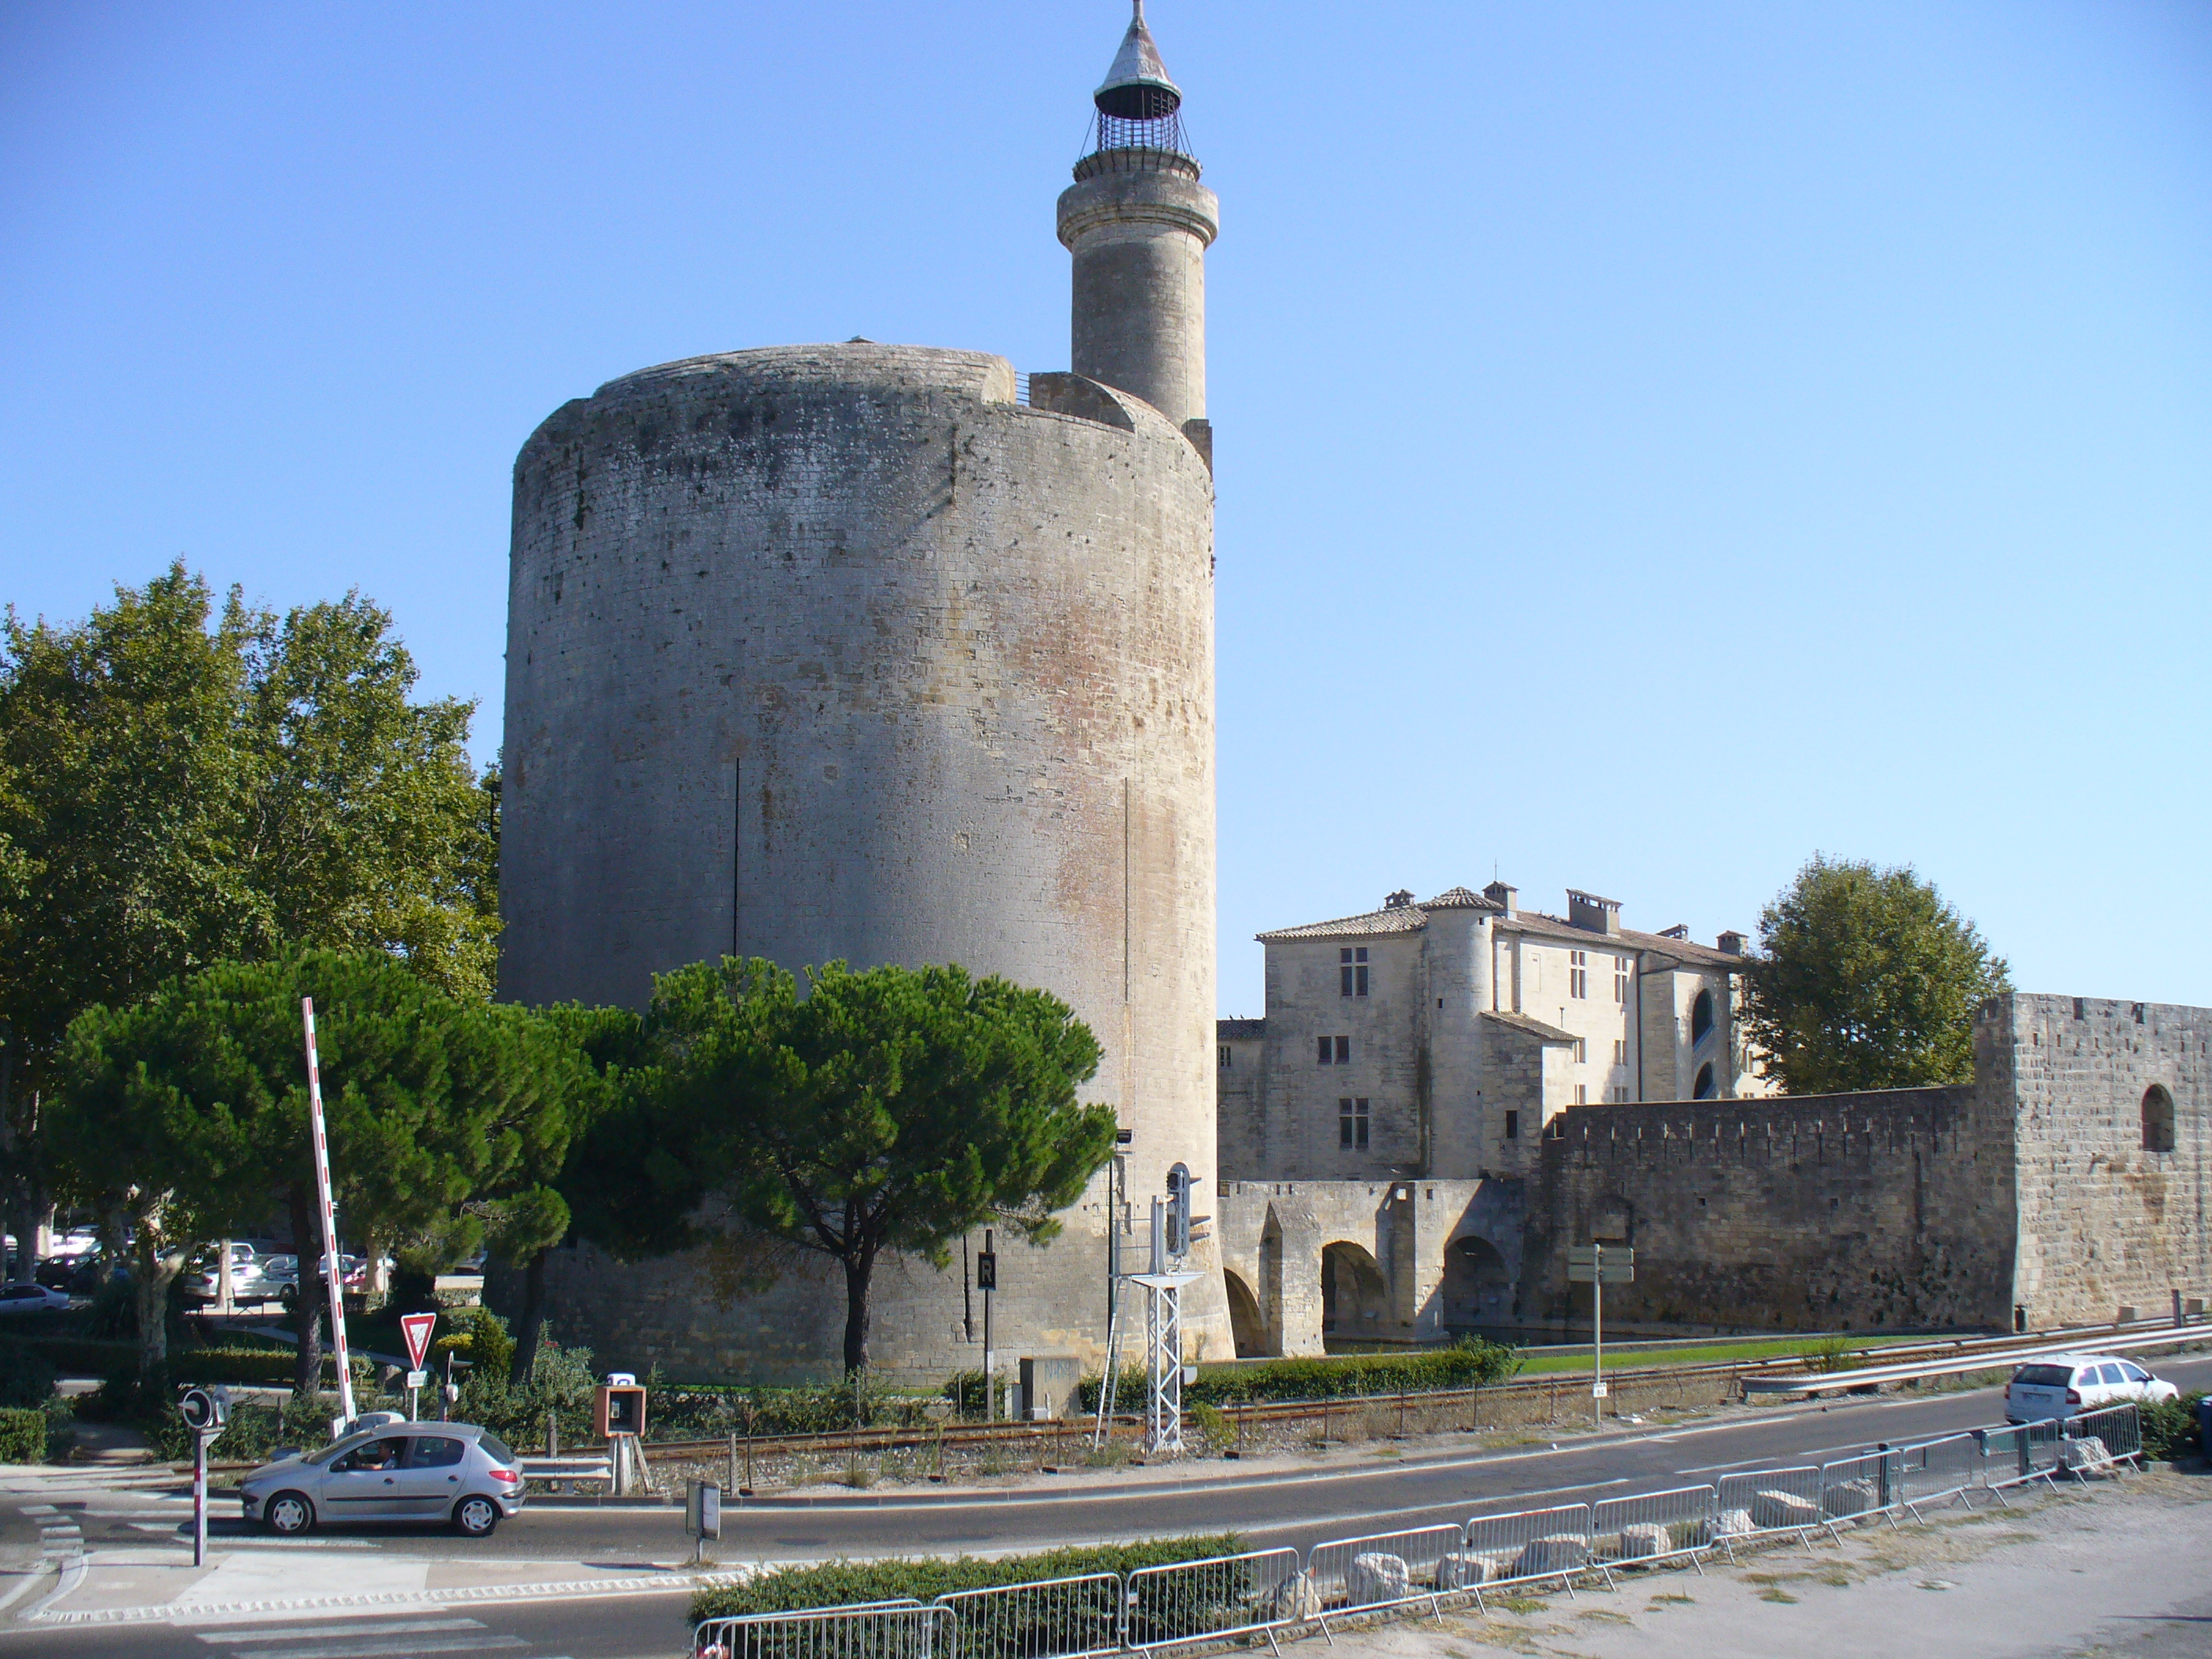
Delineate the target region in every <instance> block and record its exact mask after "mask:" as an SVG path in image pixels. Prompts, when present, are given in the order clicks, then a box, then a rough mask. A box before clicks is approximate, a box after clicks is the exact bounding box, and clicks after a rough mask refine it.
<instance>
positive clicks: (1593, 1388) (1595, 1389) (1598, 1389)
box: [1590, 1383, 1611, 1400]
mask: <svg viewBox="0 0 2212 1659" xmlns="http://www.w3.org/2000/svg"><path fill="white" fill-rule="evenodd" d="M1610 1391H1611V1390H1610V1387H1609V1385H1608V1384H1607V1383H1591V1384H1590V1398H1591V1399H1593V1400H1602V1399H1604V1398H1605V1397H1606V1395H1607V1394H1608V1393H1609V1392H1610Z"/></svg>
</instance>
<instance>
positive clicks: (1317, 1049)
mask: <svg viewBox="0 0 2212 1659" xmlns="http://www.w3.org/2000/svg"><path fill="white" fill-rule="evenodd" d="M1314 1064H1315V1065H1316V1066H1349V1065H1351V1064H1352V1039H1351V1038H1350V1037H1348V1036H1325V1037H1316V1038H1315V1039H1314Z"/></svg>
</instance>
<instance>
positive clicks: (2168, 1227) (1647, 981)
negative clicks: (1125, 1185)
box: [1214, 883, 2212, 1354]
mask: <svg viewBox="0 0 2212 1659" xmlns="http://www.w3.org/2000/svg"><path fill="white" fill-rule="evenodd" d="M1260 938H1261V942H1262V943H1263V944H1264V945H1266V947H1267V1014H1266V1017H1265V1018H1261V1019H1235V1020H1224V1021H1221V1022H1219V1024H1218V1027H1217V1030H1216V1042H1215V1050H1214V1054H1215V1080H1216V1085H1217V1087H1216V1102H1217V1106H1216V1126H1217V1128H1216V1133H1217V1134H1218V1139H1219V1157H1218V1164H1219V1170H1220V1183H1219V1187H1218V1199H1217V1202H1216V1210H1217V1213H1218V1234H1219V1240H1220V1250H1221V1260H1222V1263H1223V1267H1224V1274H1225V1293H1226V1297H1227V1301H1228V1304H1229V1310H1230V1316H1231V1325H1232V1328H1233V1332H1234V1338H1235V1341H1236V1345H1237V1351H1238V1352H1240V1353H1246V1354H1258V1353H1285V1354H1296V1353H1315V1352H1321V1351H1322V1348H1323V1346H1324V1345H1327V1344H1335V1345H1338V1346H1341V1345H1343V1344H1346V1343H1373V1342H1393V1341H1396V1342H1420V1341H1434V1340H1439V1339H1441V1338H1443V1337H1447V1336H1449V1335H1451V1334H1455V1333H1460V1332H1480V1333H1484V1334H1491V1335H1498V1336H1507V1337H1511V1338H1516V1339H1527V1338H1529V1337H1534V1336H1543V1335H1547V1334H1548V1335H1549V1336H1551V1337H1553V1339H1554V1340H1556V1339H1557V1338H1558V1337H1559V1336H1561V1335H1563V1334H1570V1333H1576V1332H1586V1330H1587V1328H1588V1320H1589V1291H1588V1289H1587V1287H1577V1286H1575V1285H1570V1284H1569V1283H1568V1282H1567V1281H1566V1279H1565V1246H1567V1245H1568V1244H1570V1243H1580V1242H1584V1241H1587V1240H1590V1239H1594V1238H1595V1239H1604V1240H1607V1241H1609V1242H1612V1243H1620V1244H1626V1245H1628V1246H1631V1247H1632V1248H1633V1249H1635V1250H1636V1252H1637V1278H1636V1281H1635V1283H1634V1284H1633V1285H1626V1286H1621V1287H1618V1288H1617V1289H1616V1290H1615V1291H1612V1292H1609V1293H1608V1295H1607V1303H1606V1322H1607V1328H1608V1329H1620V1331H1622V1332H1623V1334H1628V1333H1631V1332H1635V1331H1638V1330H1641V1331H1644V1332H1648V1333H1652V1334H1658V1333H1663V1332H1673V1331H1681V1330H1711V1329H1716V1328H1719V1329H1737V1330H1759V1329H1769V1330H1772V1329H1784V1330H1790V1329H1795V1330H1804V1329H1826V1330H1838V1329H1840V1330H1869V1329H1900V1328H1902V1329H1924V1328H1958V1327H1982V1328H2006V1327H2010V1328H2019V1329H2022V1330H2028V1329H2042V1328H2051V1327H2055V1326H2059V1325H2066V1324H2079V1323H2085V1322H2100V1321H2106V1320H2111V1319H2112V1318H2115V1317H2117V1316H2127V1315H2128V1314H2129V1313H2130V1310H2133V1311H2134V1312H2137V1313H2142V1314H2144V1315H2146V1316H2158V1315H2162V1314H2168V1313H2171V1312H2180V1313H2183V1314H2187V1313H2188V1312H2189V1311H2190V1310H2191V1309H2192V1308H2193V1309H2196V1310H2200V1311H2201V1310H2202V1307H2203V1302H2204V1300H2205V1299H2206V1297H2207V1294H2208V1290H2212V1234H2209V1233H2208V1231H2207V1225H2206V1221H2205V1216H2206V1205H2207V1200H2208V1199H2212V1187H2208V1181H2212V1161H2208V1153H2212V1131H2209V1130H2208V1121H2207V1120H2208V1113H2207V1109H2206V1103H2207V1089H2208V1085H2212V1011H2207V1010H2204V1009H2198V1008H2183V1007H2172V1006H2161V1005H2158V1004H2151V1003H2141V1002H2134V1003H2129V1002H2110V1001H2101V1000H2096V999H2093V998H2085V997H2051V996H2029V995H2027V994H2019V993H2008V994H2005V995H2003V996H2001V997H1996V998H1993V999H1991V1000H1990V1001H1989V1002H1988V1003H1986V1004H1984V1006H1983V1007H1982V1008H1981V1010H1980V1011H1979V1012H1978V1015H1977V1017H1976V1022H1975V1030H1974V1047H1975V1070H1976V1078H1975V1081H1973V1082H1972V1083H1970V1084H1961V1085H1950V1086H1946V1087H1940V1088H1923V1089H1893V1090H1885V1091H1870V1092H1864V1093H1858V1094H1848V1095H1825V1096H1810V1097H1782V1096H1776V1095H1773V1094H1772V1093H1771V1091H1770V1089H1769V1087H1768V1085H1766V1083H1765V1079H1763V1078H1762V1077H1760V1076H1759V1071H1758V1067H1757V1066H1756V1063H1755V1057H1754V1056H1753V1055H1750V1054H1747V1051H1746V1049H1745V1047H1744V1045H1743V1043H1742V1042H1741V1037H1740V1035H1739V1033H1738V1032H1737V1030H1736V1029H1735V1007H1736V988H1737V985H1738V981H1739V978H1740V975H1741V971H1742V969H1743V967H1744V959H1743V944H1744V941H1743V939H1742V938H1741V936H1740V935H1737V934H1733V933H1729V934H1723V935H1722V936H1721V939H1720V941H1719V943H1718V945H1717V948H1712V949H1708V948H1706V947H1705V946H1702V945H1693V944H1692V943H1691V942H1690V941H1689V940H1688V939H1686V938H1685V937H1684V936H1683V930H1682V929H1680V928H1670V929H1668V930H1666V931H1665V932H1662V933H1637V932H1634V931H1632V930H1629V929H1626V928H1624V927H1622V926H1621V925H1620V907H1619V906H1618V905H1616V904H1614V903H1613V902H1611V901H1608V900H1605V899H1600V898H1597V897H1595V896H1592V895H1589V894H1587V893H1580V892H1575V893H1570V894H1569V896H1568V904H1567V914H1566V915H1565V916H1564V917H1560V916H1555V915H1541V914H1539V913H1535V912H1531V911H1528V910H1524V909H1522V908H1521V907H1520V905H1519V902H1518V898H1517V895H1516V893H1515V892H1514V890H1512V889H1511V888H1510V887H1507V886H1504V884H1497V883H1493V884H1492V885H1491V886H1490V887H1488V888H1486V890H1484V891H1483V892H1482V893H1480V894H1475V893H1472V892H1469V891H1468V890H1466V889H1465V888H1454V889H1452V890H1449V891H1448V892H1445V893H1443V894H1439V895H1438V896H1437V897H1435V898H1433V899H1430V900H1427V901H1425V902H1414V900H1413V896H1412V895H1411V894H1408V893H1403V892H1401V893H1394V894H1392V895H1391V896H1389V898H1388V899H1386V900H1385V901H1384V902H1383V907H1382V908H1380V909H1378V910H1372V911H1369V912H1366V913H1365V914H1364V915H1357V916H1346V917H1341V918H1339V919H1337V920H1335V921H1325V922H1316V923H1313V924H1310V925H1309V926H1305V927H1289V928H1284V929H1280V930H1278V931H1276V932H1273V933H1263V934H1261V936H1260Z"/></svg>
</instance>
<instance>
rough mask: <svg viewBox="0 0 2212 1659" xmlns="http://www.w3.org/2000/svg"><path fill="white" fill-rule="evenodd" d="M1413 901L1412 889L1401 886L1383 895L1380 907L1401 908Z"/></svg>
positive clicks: (1386, 908) (1387, 908)
mask: <svg viewBox="0 0 2212 1659" xmlns="http://www.w3.org/2000/svg"><path fill="white" fill-rule="evenodd" d="M1412 903H1413V892H1412V890H1410V889H1407V888H1404V887H1401V888H1400V889H1399V890H1397V891H1396V892H1395V893H1386V894H1384V895H1383V908H1384V909H1385V910H1403V909H1405V908H1407V906H1409V905H1411V904H1412Z"/></svg>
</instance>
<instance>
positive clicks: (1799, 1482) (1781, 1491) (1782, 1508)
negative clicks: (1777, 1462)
mask: <svg viewBox="0 0 2212 1659" xmlns="http://www.w3.org/2000/svg"><path fill="white" fill-rule="evenodd" d="M1820 1489H1821V1488H1820V1465H1819V1464H1817V1463H1801V1464H1798V1465H1796V1466H1795V1467H1793V1468H1781V1469H1752V1470H1750V1471H1748V1472H1747V1473H1744V1474H1729V1475H1723V1477H1722V1478H1721V1483H1720V1487H1719V1496H1718V1498H1717V1499H1716V1500H1715V1501H1716V1503H1717V1504H1718V1506H1719V1510H1720V1513H1719V1515H1718V1516H1717V1521H1716V1524H1715V1528H1714V1530H1715V1532H1716V1533H1717V1539H1716V1541H1717V1543H1718V1544H1719V1545H1720V1547H1722V1549H1723V1550H1724V1551H1726V1552H1727V1553H1728V1558H1729V1560H1730V1561H1731V1562H1732V1561H1734V1560H1735V1547H1736V1546H1737V1545H1739V1544H1742V1545H1746V1546H1749V1545H1753V1544H1758V1543H1761V1542H1764V1541H1765V1540H1767V1539H1769V1538H1773V1537H1776V1536H1778V1535H1779V1534H1784V1533H1786V1534H1790V1536H1791V1537H1794V1538H1795V1539H1796V1541H1798V1542H1799V1543H1801V1544H1802V1545H1804V1547H1806V1549H1807V1550H1808V1552H1809V1551H1810V1550H1811V1549H1812V1547H1813V1534H1814V1533H1816V1532H1825V1531H1828V1530H1830V1528H1829V1525H1828V1518H1827V1516H1825V1515H1823V1514H1822V1513H1821V1511H1820Z"/></svg>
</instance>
